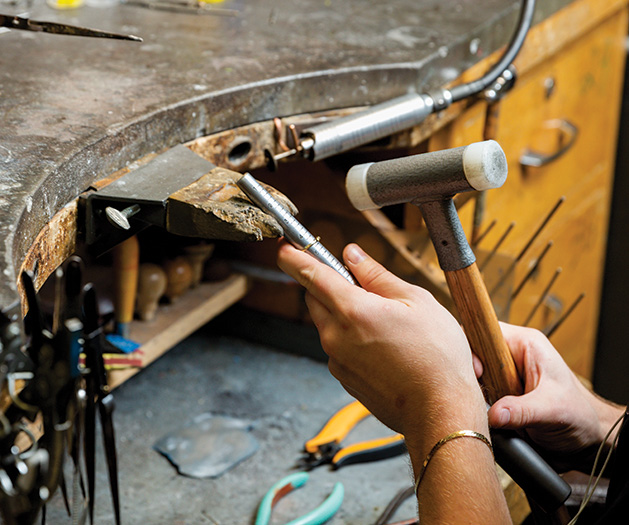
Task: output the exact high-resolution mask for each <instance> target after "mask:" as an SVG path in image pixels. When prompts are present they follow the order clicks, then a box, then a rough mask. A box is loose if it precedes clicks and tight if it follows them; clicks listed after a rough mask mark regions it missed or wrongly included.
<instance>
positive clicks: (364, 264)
mask: <svg viewBox="0 0 629 525" xmlns="http://www.w3.org/2000/svg"><path fill="white" fill-rule="evenodd" d="M343 258H344V260H345V263H346V264H347V267H348V269H349V271H350V272H352V274H353V275H354V277H356V280H357V281H358V282H359V283H360V285H361V286H362V287H363V288H364V289H365V290H367V291H368V292H373V293H375V294H378V295H381V296H383V297H390V298H393V297H396V296H399V295H400V294H402V293H403V292H404V291H405V290H406V289H407V288H408V283H406V282H404V281H403V280H402V279H400V278H399V277H397V276H395V275H393V274H392V273H391V272H389V271H388V270H387V269H386V268H385V267H384V266H382V265H381V264H380V263H378V262H377V261H375V260H374V259H372V258H371V257H370V256H369V255H367V254H366V253H365V252H364V251H363V249H362V248H361V247H360V246H358V245H357V244H348V245H347V246H346V247H345V250H344V251H343Z"/></svg>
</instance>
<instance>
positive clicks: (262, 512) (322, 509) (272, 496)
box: [255, 472, 345, 525]
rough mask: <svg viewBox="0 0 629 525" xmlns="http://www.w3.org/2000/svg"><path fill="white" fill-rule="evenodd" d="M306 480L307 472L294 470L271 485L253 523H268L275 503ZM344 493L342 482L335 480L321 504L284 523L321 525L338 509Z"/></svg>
mask: <svg viewBox="0 0 629 525" xmlns="http://www.w3.org/2000/svg"><path fill="white" fill-rule="evenodd" d="M306 481H308V473H307V472H296V473H294V474H290V475H288V476H286V477H285V478H283V479H281V480H280V481H278V482H277V483H276V484H275V485H273V486H272V487H271V489H270V490H269V491H268V492H267V493H266V495H265V496H264V498H263V499H262V502H261V503H260V506H259V507H258V514H257V516H256V522H255V525H268V524H269V521H270V519H271V512H272V511H273V507H274V506H275V504H276V503H277V502H278V501H279V500H280V499H282V498H283V497H284V496H286V495H287V494H288V493H290V492H292V491H293V490H294V489H297V488H299V487H301V486H303V485H304V484H305V483H306ZM344 493H345V490H344V488H343V484H342V483H340V482H337V483H336V484H335V485H334V488H333V489H332V492H331V493H330V495H329V496H328V497H327V498H326V499H325V501H324V502H323V503H321V505H319V506H318V507H317V508H315V509H313V510H311V511H310V512H308V513H307V514H304V515H303V516H301V517H300V518H297V519H295V520H292V521H291V522H289V523H287V524H286V525H321V524H322V523H325V522H326V521H328V520H330V519H331V518H332V516H334V514H336V511H337V510H339V508H340V506H341V503H343V496H344Z"/></svg>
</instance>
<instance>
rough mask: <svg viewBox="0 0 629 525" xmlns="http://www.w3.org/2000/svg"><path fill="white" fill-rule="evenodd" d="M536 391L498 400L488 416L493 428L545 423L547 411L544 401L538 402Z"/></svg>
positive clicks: (515, 427) (521, 426)
mask: <svg viewBox="0 0 629 525" xmlns="http://www.w3.org/2000/svg"><path fill="white" fill-rule="evenodd" d="M535 394H536V392H535V391H532V392H529V393H528V394H524V395H522V396H505V397H503V398H501V399H499V400H498V401H496V402H495V403H494V404H493V405H492V406H491V408H490V409H489V411H488V412H487V418H488V420H489V426H490V427H492V428H510V429H520V428H526V427H534V426H538V425H540V424H543V423H544V421H545V413H544V406H543V403H538V402H537V397H538V396H536V395H535Z"/></svg>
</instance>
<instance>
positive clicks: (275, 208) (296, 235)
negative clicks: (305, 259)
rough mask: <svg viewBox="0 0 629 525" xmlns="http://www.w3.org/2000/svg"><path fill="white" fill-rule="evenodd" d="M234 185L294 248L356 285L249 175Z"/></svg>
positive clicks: (309, 234) (325, 251) (315, 239)
mask: <svg viewBox="0 0 629 525" xmlns="http://www.w3.org/2000/svg"><path fill="white" fill-rule="evenodd" d="M236 184H238V187H239V188H240V189H241V190H242V191H243V192H244V193H245V195H247V197H249V198H250V199H251V201H252V202H253V203H254V204H257V205H258V206H259V207H260V208H261V209H263V210H264V211H265V212H267V213H268V214H269V215H271V216H273V217H274V218H275V220H277V222H279V224H280V226H281V227H282V229H283V230H284V237H285V238H286V240H288V241H289V242H290V243H291V244H292V245H293V246H295V248H297V249H299V250H302V251H307V252H309V253H310V254H311V255H312V256H313V257H315V258H316V259H317V260H319V261H320V262H322V263H323V264H325V265H327V266H329V267H330V268H332V269H333V270H336V271H337V272H338V273H339V274H341V275H342V276H343V277H344V278H345V279H346V280H347V281H348V282H349V283H351V284H356V281H355V280H354V278H353V277H352V274H351V273H350V272H349V271H348V270H347V268H345V266H343V264H342V263H341V262H340V261H339V260H338V259H337V258H336V257H334V255H332V254H331V253H330V252H329V251H328V250H327V249H326V248H325V246H323V244H321V243H320V242H319V239H318V238H317V237H315V236H314V235H312V233H310V232H309V231H308V229H307V228H306V227H305V226H304V225H303V224H301V223H300V222H299V221H298V220H297V219H295V217H293V216H292V215H291V214H290V213H289V212H288V210H286V209H285V208H284V207H283V206H282V205H281V204H280V203H279V202H277V201H276V200H275V199H274V198H273V196H272V195H271V194H270V193H269V192H268V191H266V190H265V189H264V187H263V186H262V184H260V183H259V182H258V181H257V180H256V179H255V178H254V177H253V176H252V175H251V174H249V173H245V174H244V175H243V176H242V177H241V178H240V179H239V180H238V181H237V182H236Z"/></svg>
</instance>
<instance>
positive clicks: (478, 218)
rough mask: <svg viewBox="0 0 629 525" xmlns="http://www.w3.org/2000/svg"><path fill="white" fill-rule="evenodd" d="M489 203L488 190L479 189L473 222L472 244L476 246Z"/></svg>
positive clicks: (475, 200) (475, 201)
mask: <svg viewBox="0 0 629 525" xmlns="http://www.w3.org/2000/svg"><path fill="white" fill-rule="evenodd" d="M486 204H487V192H486V191H479V192H478V193H477V194H476V199H474V220H473V222H472V236H471V239H470V244H471V245H472V246H475V245H476V244H478V237H479V235H480V227H481V224H482V223H483V217H484V216H485V208H486Z"/></svg>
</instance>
